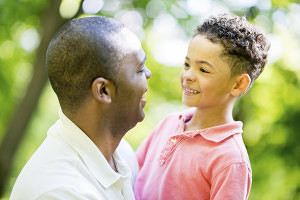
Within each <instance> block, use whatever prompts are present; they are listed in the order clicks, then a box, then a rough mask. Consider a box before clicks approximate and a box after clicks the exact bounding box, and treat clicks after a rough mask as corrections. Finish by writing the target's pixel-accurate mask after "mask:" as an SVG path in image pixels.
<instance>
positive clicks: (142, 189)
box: [135, 109, 252, 200]
mask: <svg viewBox="0 0 300 200" xmlns="http://www.w3.org/2000/svg"><path fill="white" fill-rule="evenodd" d="M193 112H194V111H193V110H192V109H190V110H187V111H184V112H183V113H181V114H171V115H169V116H168V117H166V118H165V119H164V120H163V121H162V122H161V123H160V124H159V125H158V126H156V128H155V129H154V130H153V131H152V133H151V134H150V135H149V137H148V138H147V139H146V140H145V141H144V142H143V143H142V145H141V146H140V147H139V149H138V151H137V158H138V162H139V165H140V167H141V171H140V174H139V176H138V178H137V180H136V183H135V195H136V199H137V200H147V199H149V200H160V199H161V200H171V199H172V200H176V199H180V200H192V199H201V200H206V199H214V200H216V199H222V200H224V199H226V200H227V199H230V200H233V199H236V200H242V199H247V198H248V195H249V191H250V187H251V175H252V174H251V166H250V162H249V158H248V154H247V150H246V148H245V145H244V142H243V139H242V135H241V133H242V126H243V124H242V122H239V121H237V122H233V123H230V124H225V125H220V126H215V127H211V128H207V129H202V130H195V131H184V124H185V122H187V121H188V120H190V119H191V117H192V116H193Z"/></svg>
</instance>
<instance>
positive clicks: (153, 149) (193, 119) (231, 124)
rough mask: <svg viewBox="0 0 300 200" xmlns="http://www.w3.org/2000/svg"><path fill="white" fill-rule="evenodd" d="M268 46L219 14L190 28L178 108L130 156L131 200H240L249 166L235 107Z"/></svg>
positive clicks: (255, 32)
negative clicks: (134, 163)
mask: <svg viewBox="0 0 300 200" xmlns="http://www.w3.org/2000/svg"><path fill="white" fill-rule="evenodd" d="M268 49H269V42H268V41H267V38H266V36H265V35H264V34H263V33H262V32H261V31H260V30H259V29H258V28H256V27H255V26H254V25H252V24H250V23H249V22H247V21H246V20H245V18H241V17H237V16H233V15H229V14H223V15H218V16H217V17H211V18H209V19H208V20H206V21H205V22H204V23H203V24H202V25H200V26H198V27H197V30H196V34H195V35H194V37H193V38H192V40H191V42H190V44H189V47H188V52H187V56H186V58H185V64H184V68H183V70H182V72H181V74H180V82H181V87H182V102H183V104H185V105H187V106H189V107H195V108H193V109H189V110H186V111H184V112H182V113H175V114H171V115H169V116H167V117H166V118H165V119H164V120H163V121H162V122H161V123H160V124H159V125H158V126H157V127H156V128H155V129H154V130H153V131H152V133H151V134H150V136H149V137H148V138H147V140H146V141H144V142H143V144H142V145H141V146H140V148H139V149H138V151H137V157H138V162H139V165H140V168H141V171H140V174H139V176H138V178H137V181H136V183H135V195H136V199H138V200H140V199H143V200H144V199H151V200H154V199H155V200H159V199H165V200H170V199H172V200H174V199H182V200H187V199H188V200H191V199H201V200H202V199H214V200H215V199H222V200H223V199H236V200H241V199H247V198H248V195H249V191H250V187H251V176H252V174H251V166H250V162H249V158H248V154H247V151H246V148H245V145H244V143H243V139H242V135H241V133H242V125H243V124H242V122H240V121H234V119H233V117H232V110H233V107H234V104H235V102H236V101H237V100H238V99H239V97H240V96H242V95H243V94H244V93H245V92H246V91H247V89H248V88H249V87H250V86H251V85H252V83H253V81H254V80H255V79H256V78H257V77H258V76H259V74H260V73H261V72H262V71H263V68H264V66H265V64H266V61H267V51H268Z"/></svg>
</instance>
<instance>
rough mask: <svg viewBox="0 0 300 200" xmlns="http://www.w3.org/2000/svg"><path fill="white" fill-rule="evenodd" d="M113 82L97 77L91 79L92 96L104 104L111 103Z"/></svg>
mask: <svg viewBox="0 0 300 200" xmlns="http://www.w3.org/2000/svg"><path fill="white" fill-rule="evenodd" d="M112 90H113V84H112V82H111V81H109V80H107V79H105V78H102V77H98V78H96V79H95V80H94V81H93V84H92V93H93V96H94V98H95V99H96V100H97V101H99V102H101V103H104V104H109V103H111V94H112Z"/></svg>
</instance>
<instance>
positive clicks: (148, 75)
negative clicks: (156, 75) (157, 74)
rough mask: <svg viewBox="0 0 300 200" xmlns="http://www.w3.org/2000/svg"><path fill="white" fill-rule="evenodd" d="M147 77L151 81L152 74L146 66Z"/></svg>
mask: <svg viewBox="0 0 300 200" xmlns="http://www.w3.org/2000/svg"><path fill="white" fill-rule="evenodd" d="M145 75H146V78H147V79H149V78H150V77H151V76H152V72H151V71H150V70H149V69H148V68H147V67H146V66H145Z"/></svg>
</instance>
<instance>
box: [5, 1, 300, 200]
mask: <svg viewBox="0 0 300 200" xmlns="http://www.w3.org/2000/svg"><path fill="white" fill-rule="evenodd" d="M64 1H68V2H69V3H70V2H75V1H76V2H77V3H78V2H81V1H80V0H64ZM99 1H100V0H99ZM49 2H51V1H45V0H35V1H33V0H0V105H1V112H0V141H1V138H2V137H3V133H4V132H5V128H6V124H7V122H8V120H9V119H10V117H11V115H12V113H13V111H14V108H15V107H16V105H17V103H18V102H19V100H20V98H22V96H23V94H24V91H25V89H26V87H27V84H28V82H29V80H30V78H31V73H32V66H33V64H32V63H33V60H34V57H35V50H36V48H35V47H34V46H30V44H32V43H37V44H38V42H39V38H41V35H42V33H41V32H40V26H41V24H40V19H41V16H42V14H43V13H42V11H43V8H44V7H45V6H46V4H47V3H49ZM191 2H193V0H168V1H167V0H165V1H158V0H152V1H149V0H143V1H141V0H132V1H130V0H122V1H119V0H105V1H104V8H106V9H104V8H103V9H102V10H100V11H99V12H97V13H96V14H97V15H106V16H110V17H115V18H116V19H118V20H121V21H124V20H125V22H126V16H125V15H120V13H121V11H136V12H138V13H139V15H140V16H142V24H141V25H142V30H138V29H137V30H136V33H137V35H139V36H140V38H142V40H143V47H144V49H145V52H146V54H147V58H148V59H147V61H146V65H147V66H148V68H149V69H150V70H151V71H152V74H153V76H152V78H151V79H149V81H148V85H149V90H148V93H147V106H146V108H145V112H146V118H145V120H144V121H143V122H142V123H139V124H138V125H137V126H136V127H135V128H134V129H132V130H131V131H129V133H128V134H127V135H126V136H125V138H126V139H127V140H128V141H129V142H130V143H131V145H132V146H133V148H134V149H136V148H137V147H138V146H139V144H140V143H141V141H142V140H143V139H144V138H145V137H146V136H147V135H148V134H149V132H150V131H151V129H152V128H153V127H154V126H155V124H156V123H158V122H159V121H160V120H161V119H162V118H163V117H164V116H166V115H167V114H168V113H170V112H173V111H180V110H183V109H185V107H184V106H183V105H182V104H181V92H180V87H179V79H178V76H179V72H180V70H181V68H180V67H174V66H169V65H167V64H161V63H160V62H158V61H157V59H156V58H155V51H154V50H155V48H154V47H153V46H154V43H153V41H154V42H155V40H157V38H155V37H153V35H155V34H156V32H157V31H153V27H154V26H156V24H157V23H158V21H159V20H160V19H161V18H162V17H161V16H162V15H168V16H172V17H173V19H176V22H177V23H178V27H179V29H180V30H181V31H182V32H180V31H179V33H180V34H182V33H184V34H183V36H182V38H183V39H187V38H190V37H191V36H192V35H193V29H194V28H195V26H196V25H197V24H198V23H199V22H200V21H202V20H203V18H205V16H206V15H207V14H213V13H214V12H215V11H216V9H217V8H219V7H222V8H226V9H227V11H230V12H233V13H235V14H238V15H241V16H246V17H247V18H248V19H249V20H250V21H251V22H253V23H255V24H258V25H259V26H261V27H262V28H263V29H264V30H265V31H266V32H267V33H268V34H269V35H270V37H271V38H275V40H272V42H273V43H272V45H274V46H275V49H274V50H275V53H273V54H274V55H275V56H274V57H275V58H274V57H273V58H270V62H269V64H268V65H267V66H266V69H265V71H264V72H263V73H262V75H261V76H260V77H259V78H258V80H257V81H256V82H255V84H254V85H253V87H252V88H251V90H249V92H248V93H247V94H245V95H244V96H243V97H242V98H241V99H240V101H239V102H238V103H237V105H236V107H235V110H234V115H235V118H236V119H238V120H242V121H243V122H244V133H243V137H244V140H245V143H246V146H247V149H248V153H249V156H250V160H251V164H252V170H253V184H252V189H251V193H250V197H249V199H251V200H261V199H264V200H277V199H278V200H282V199H287V200H296V199H300V178H299V177H300V145H299V143H298V141H300V135H299V134H298V130H299V129H300V104H299V102H300V90H299V86H300V83H299V80H300V64H299V63H300V57H299V55H300V39H299V37H300V26H299V25H298V24H299V23H298V21H299V19H300V18H299V13H300V5H299V1H293V0H272V1H268V0H257V1H255V2H256V4H252V5H246V6H245V5H244V6H238V5H236V4H238V2H246V1H231V0H223V1H210V2H212V3H213V5H214V6H211V7H210V10H206V11H205V12H204V11H203V13H201V12H200V13H197V14H195V10H193V9H192V8H191V7H190V8H189V9H187V7H188V5H189V3H191ZM195 2H196V1H195ZM201 2H202V4H203V5H205V3H207V2H208V1H201ZM235 2H236V3H235ZM251 2H253V1H251ZM110 3H113V4H114V5H115V6H116V5H118V6H116V9H117V10H114V9H113V7H114V6H113V7H111V9H108V6H107V5H108V4H110ZM226 9H225V11H226ZM71 17H72V16H71ZM129 25H130V24H129ZM131 25H132V24H131ZM133 25H134V24H133ZM28 30H31V31H30V32H29V33H31V35H32V33H38V36H35V37H34V38H33V40H32V41H31V40H30V38H29V39H28V38H26V37H25V36H26V34H25V33H28ZM32 30H33V31H32ZM24 38H25V39H24ZM167 38H168V36H167ZM24 40H25V41H24ZM27 40H29V42H30V44H29V45H28V44H27V43H26V41H27ZM278 41H280V43H279V44H278ZM24 42H25V44H24ZM26 45H27V46H26ZM185 50H186V49H184V51H185ZM276 52H277V54H276ZM278 52H279V53H278ZM165 53H166V55H167V56H171V57H172V56H173V58H174V59H175V58H176V55H175V54H174V55H173V53H172V52H165ZM168 53H169V54H170V55H168ZM182 62H183V61H182ZM58 107H59V105H58V102H57V99H56V97H55V95H54V93H53V92H52V90H51V88H50V86H49V85H48V86H47V87H46V88H45V90H44V92H43V94H42V96H41V98H40V102H39V105H38V109H37V111H36V112H35V115H34V118H33V120H32V121H31V124H30V126H29V128H28V130H27V134H26V136H25V138H24V140H23V142H22V144H21V146H20V147H19V150H18V153H17V155H16V157H15V159H14V160H15V162H14V166H13V169H12V172H11V175H10V179H9V182H8V184H7V189H6V193H5V196H4V197H3V199H8V197H9V194H10V191H11V189H12V186H13V184H14V181H15V179H16V177H17V175H18V174H19V172H20V170H21V169H22V167H23V166H24V164H25V163H26V161H27V160H28V159H29V158H30V156H31V155H32V153H33V152H34V151H35V150H36V148H37V147H38V146H39V144H40V143H41V142H42V140H43V139H44V138H45V136H46V132H47V129H48V128H49V126H51V125H52V124H53V123H54V122H55V121H56V120H57V118H58V115H57V110H58Z"/></svg>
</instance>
